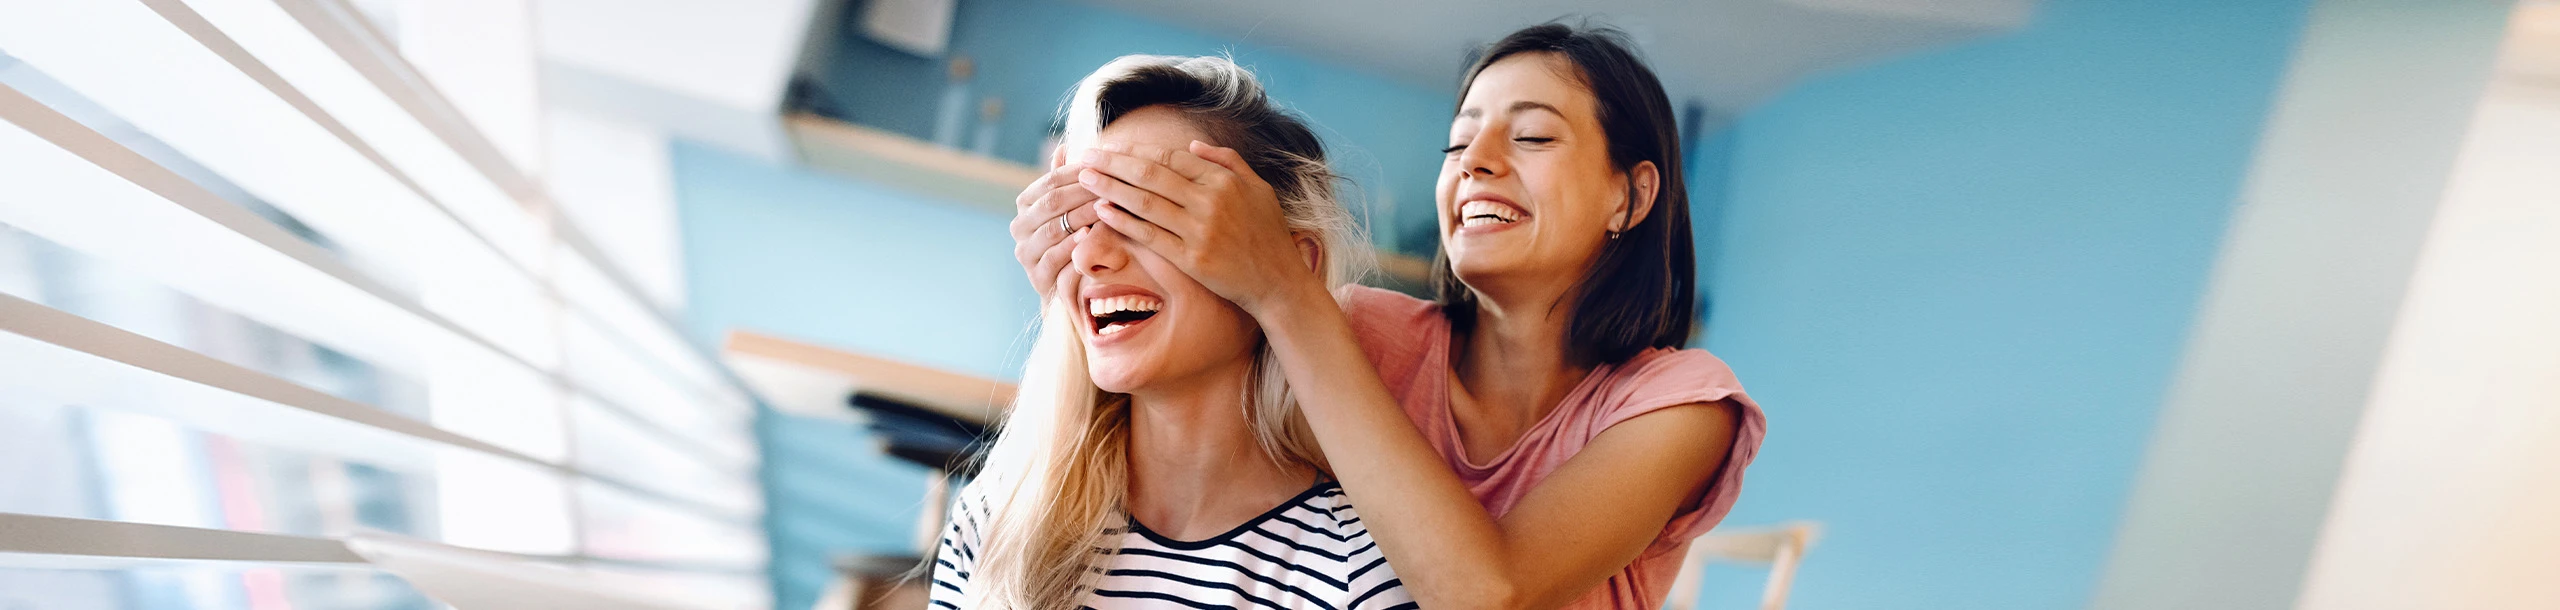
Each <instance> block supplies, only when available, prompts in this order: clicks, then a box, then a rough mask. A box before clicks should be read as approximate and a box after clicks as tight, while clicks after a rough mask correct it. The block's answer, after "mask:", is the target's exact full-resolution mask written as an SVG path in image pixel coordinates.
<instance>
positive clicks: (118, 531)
mask: <svg viewBox="0 0 2560 610" xmlns="http://www.w3.org/2000/svg"><path fill="white" fill-rule="evenodd" d="M0 551H5V552H11V553H28V554H41V555H71V556H85V557H124V558H135V559H198V560H221V561H257V562H294V563H322V564H331V563H336V564H361V563H364V558H363V557H358V556H356V554H355V553H354V552H353V551H349V550H347V546H346V544H345V543H342V542H339V541H336V540H331V539H327V538H307V537H302V536H286V535H281V534H258V533H250V532H234V531H229V530H217V529H204V528H194V527H179V526H174V525H149V524H142V523H124V522H120V521H97V520H91V519H66V518H61V517H43V516H36V515H19V514H10V513H0Z"/></svg>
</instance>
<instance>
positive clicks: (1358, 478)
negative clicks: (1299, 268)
mask: <svg viewBox="0 0 2560 610" xmlns="http://www.w3.org/2000/svg"><path fill="white" fill-rule="evenodd" d="M1285 300H1286V302H1285V303H1277V304H1274V305H1273V306H1271V307H1267V308H1266V309H1268V310H1269V311H1265V312H1258V313H1257V317H1258V319H1259V320H1260V322H1261V323H1262V327H1263V333H1264V334H1265V335H1266V336H1267V337H1269V340H1270V342H1271V347H1272V351H1273V352H1274V353H1275V354H1276V355H1277V356H1278V357H1279V358H1280V365H1281V369H1283V370H1284V371H1286V375H1287V377H1288V379H1289V386H1290V388H1291V391H1292V392H1294V393H1295V394H1296V395H1297V398H1298V405H1299V408H1300V409H1301V410H1302V411H1304V412H1305V414H1306V418H1307V424H1308V426H1309V427H1310V428H1312V429H1313V431H1314V432H1315V435H1316V441H1317V443H1319V444H1320V445H1322V446H1323V448H1324V453H1325V458H1326V461H1328V462H1331V463H1332V465H1333V473H1334V477H1335V478H1336V479H1338V480H1340V481H1341V483H1342V487H1343V489H1344V491H1346V492H1348V493H1349V494H1350V495H1351V498H1352V501H1353V504H1354V505H1355V506H1357V507H1358V510H1359V512H1360V517H1361V519H1363V520H1365V521H1367V522H1368V524H1369V532H1370V535H1371V536H1372V537H1374V538H1376V539H1377V541H1378V546H1379V548H1380V549H1382V550H1384V551H1385V552H1386V555H1387V558H1388V560H1389V561H1390V562H1391V563H1393V565H1394V566H1395V570H1396V575H1397V576H1398V577H1399V578H1401V579H1402V580H1403V581H1404V585H1405V588H1406V590H1407V591H1410V592H1412V593H1413V597H1414V600H1415V601H1417V602H1420V603H1421V605H1422V607H1424V608H1510V607H1515V606H1516V605H1517V603H1516V602H1517V600H1519V599H1521V598H1522V596H1521V595H1519V594H1518V593H1519V592H1518V590H1517V587H1516V585H1515V583H1514V582H1513V581H1512V578H1511V574H1510V570H1509V569H1508V567H1509V563H1510V562H1509V561H1508V553H1509V550H1508V548H1507V546H1506V544H1505V538H1504V535H1503V532H1502V529H1501V526H1500V524H1498V523H1496V522H1495V521H1494V519H1493V518H1492V517H1491V516H1490V515H1489V514H1487V513H1486V512H1485V510H1484V507H1483V506H1482V505H1480V504H1478V503H1477V502H1476V499H1475V496H1474V495H1473V494H1470V493H1468V491H1467V488H1466V486H1465V485H1464V484H1462V483H1460V482H1459V481H1458V477H1457V475H1456V474H1455V473H1452V472H1450V471H1449V466H1448V464H1447V462H1445V461H1443V460H1442V459H1441V458H1440V456H1439V454H1437V453H1434V452H1433V451H1432V450H1431V446H1430V445H1429V444H1428V443H1427V442H1426V441H1424V440H1423V438H1422V435H1421V433H1420V432H1418V431H1417V430H1416V429H1415V428H1414V426H1413V422H1412V421H1411V420H1409V419H1407V418H1406V417H1405V414H1404V410H1403V409H1402V408H1401V407H1399V406H1398V405H1397V404H1396V402H1395V398H1394V396H1392V395H1390V394H1389V393H1388V392H1387V388H1386V384H1385V383H1383V382H1381V381H1379V378H1378V373H1377V370H1376V369H1375V368H1373V367H1372V366H1371V365H1370V362H1369V358H1368V356H1367V355H1366V354H1365V353H1363V352H1362V351H1361V349H1360V344H1359V342H1358V340H1357V338H1355V337H1354V336H1353V334H1352V330H1351V325H1350V322H1349V320H1348V319H1347V318H1345V317H1344V314H1343V312H1342V310H1341V308H1340V306H1339V305H1338V304H1337V303H1336V301H1334V300H1333V298H1332V295H1330V294H1328V293H1326V292H1325V291H1324V290H1323V289H1322V288H1320V287H1319V288H1314V289H1312V290H1300V291H1293V292H1292V294H1290V295H1289V296H1288V297H1287V298H1286V299H1285Z"/></svg>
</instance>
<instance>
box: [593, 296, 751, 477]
mask: <svg viewBox="0 0 2560 610" xmlns="http://www.w3.org/2000/svg"><path fill="white" fill-rule="evenodd" d="M561 330H562V331H564V334H565V337H564V338H565V340H564V342H563V344H564V345H565V346H567V347H568V348H569V362H568V374H569V377H570V379H573V380H576V381H577V383H578V385H579V386H580V387H583V388H588V389H591V390H593V391H594V394H592V396H594V397H596V398H599V399H603V400H606V401H609V402H611V403H613V404H614V405H617V406H620V407H622V408H623V410H624V411H626V412H627V413H629V414H631V415H633V416H635V417H637V418H638V419H640V420H642V421H645V422H648V424H649V425H651V426H655V427H658V428H662V429H666V430H671V431H676V432H679V433H682V434H683V435H685V436H688V437H692V438H693V439H694V443H692V444H693V445H694V446H695V447H697V448H699V449H700V450H702V451H705V452H707V453H708V454H709V456H710V457H711V458H712V459H713V461H714V462H715V463H716V464H718V465H720V466H721V467H722V468H731V469H734V468H738V467H741V466H743V465H745V464H748V463H752V462H753V461H754V459H755V457H754V456H755V453H754V446H753V445H752V442H753V441H752V439H751V438H750V437H749V436H748V434H749V430H748V428H747V418H746V417H744V416H742V415H735V414H729V413H720V412H715V411H712V410H710V409H707V408H705V407H704V406H703V402H704V401H703V399H702V398H700V396H699V395H698V394H695V393H694V392H692V391H690V390H689V389H688V388H686V387H684V386H681V385H677V384H673V383H669V382H668V379H667V376H666V374H665V373H664V372H663V371H662V370H661V369H658V368H657V367H653V366H649V365H648V364H647V363H644V362H641V361H640V360H639V359H638V358H635V357H633V355H632V353H631V352H630V351H629V350H626V349H623V348H621V346H619V345H617V343H618V342H616V341H613V340H612V339H610V338H608V337H607V336H606V335H605V334H604V331H602V330H600V329H597V328H596V327H595V326H594V325H592V324H590V323H588V322H587V321H586V320H585V319H584V318H583V317H572V318H569V319H567V320H564V321H563V323H562V324H561Z"/></svg>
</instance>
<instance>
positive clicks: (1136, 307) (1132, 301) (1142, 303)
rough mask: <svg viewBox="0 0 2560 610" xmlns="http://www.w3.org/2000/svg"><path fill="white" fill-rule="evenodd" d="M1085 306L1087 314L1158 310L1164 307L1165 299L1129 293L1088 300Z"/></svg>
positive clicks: (1097, 314)
mask: <svg viewBox="0 0 2560 610" xmlns="http://www.w3.org/2000/svg"><path fill="white" fill-rule="evenodd" d="M1084 307H1085V314H1086V315H1094V316H1099V315H1106V314H1115V313H1120V312H1123V311H1156V310H1157V309H1158V308H1161V307H1164V301H1161V300H1157V299H1156V298H1155V297H1150V296H1140V295H1128V296H1117V297H1103V298H1099V299H1090V300H1086V301H1085V302H1084Z"/></svg>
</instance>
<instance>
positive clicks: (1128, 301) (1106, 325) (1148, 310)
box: [1085, 294, 1164, 336]
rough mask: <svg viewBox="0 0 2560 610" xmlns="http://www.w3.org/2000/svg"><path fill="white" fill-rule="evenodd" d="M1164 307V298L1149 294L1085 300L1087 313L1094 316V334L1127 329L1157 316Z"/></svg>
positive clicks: (1106, 333)
mask: <svg viewBox="0 0 2560 610" xmlns="http://www.w3.org/2000/svg"><path fill="white" fill-rule="evenodd" d="M1162 309H1164V300H1163V299H1159V298H1156V297H1152V296H1147V295H1138V294H1129V295H1120V296H1111V297H1101V298H1095V299H1087V300H1085V314H1086V315H1088V316H1091V317H1092V318H1093V334H1094V335H1096V336H1109V335H1114V334H1118V333H1120V332H1122V331H1126V330H1128V329H1130V328H1133V327H1136V326H1137V325H1139V324H1143V323H1145V322H1146V321H1147V320H1149V319H1153V318H1155V317H1156V312H1157V311H1159V310H1162Z"/></svg>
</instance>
